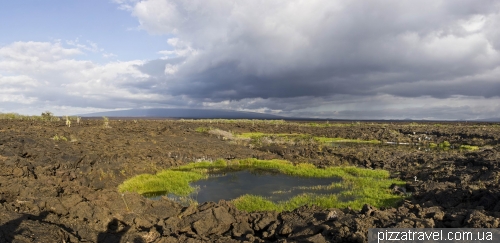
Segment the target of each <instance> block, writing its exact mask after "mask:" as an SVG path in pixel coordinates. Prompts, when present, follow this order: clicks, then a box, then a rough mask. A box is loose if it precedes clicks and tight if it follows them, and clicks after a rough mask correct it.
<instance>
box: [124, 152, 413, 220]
mask: <svg viewBox="0 0 500 243" xmlns="http://www.w3.org/2000/svg"><path fill="white" fill-rule="evenodd" d="M244 169H250V170H252V169H265V170H275V171H278V172H281V173H283V174H287V175H292V176H298V177H323V178H324V177H340V178H342V180H343V182H342V183H333V184H331V185H330V186H329V187H330V188H343V189H345V190H343V191H342V192H341V193H340V194H335V195H313V194H302V195H299V196H296V197H293V198H291V199H290V200H288V201H284V202H279V203H274V202H271V201H269V200H267V199H265V198H263V197H260V196H256V195H244V196H241V197H239V198H236V199H234V200H233V202H234V204H235V206H236V207H237V208H238V209H240V210H244V211H248V212H253V211H266V210H271V211H284V210H293V209H295V208H297V207H300V206H302V205H317V206H320V207H323V208H330V207H336V208H344V207H347V206H350V207H351V208H353V209H361V208H362V206H363V205H364V204H366V203H368V204H371V205H373V206H375V207H393V206H396V203H397V202H399V201H400V200H401V199H402V198H403V197H401V196H397V195H394V194H392V193H391V190H390V189H389V187H390V186H391V185H392V184H396V185H399V186H404V185H405V184H406V183H405V182H404V181H401V180H396V179H390V178H389V172H388V171H385V170H370V169H363V168H358V167H354V166H345V167H329V168H325V169H319V168H316V167H315V166H314V165H312V164H307V163H302V164H297V165H293V164H292V163H290V162H288V161H285V160H257V159H242V160H231V161H225V160H217V161H214V162H198V163H189V164H186V165H183V166H179V167H175V168H171V169H168V170H164V171H161V172H159V173H158V174H156V175H151V174H142V175H138V176H135V177H133V178H131V179H129V180H126V181H125V182H124V183H123V184H121V185H120V186H119V187H118V189H119V191H120V192H124V191H134V192H138V193H141V194H145V193H154V192H167V193H174V194H176V195H180V196H186V195H188V194H190V193H191V192H193V191H194V188H192V187H190V186H189V183H190V182H193V181H196V180H200V179H203V178H207V172H209V171H211V172H214V171H217V170H219V171H221V170H224V171H227V170H244ZM345 198H350V199H351V200H349V201H346V200H343V199H345Z"/></svg>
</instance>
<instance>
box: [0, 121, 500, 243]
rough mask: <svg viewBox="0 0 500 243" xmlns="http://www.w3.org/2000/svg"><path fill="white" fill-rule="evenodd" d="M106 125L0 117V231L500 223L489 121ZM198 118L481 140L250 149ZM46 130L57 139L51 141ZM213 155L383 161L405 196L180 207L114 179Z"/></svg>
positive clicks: (296, 129) (71, 237)
mask: <svg viewBox="0 0 500 243" xmlns="http://www.w3.org/2000/svg"><path fill="white" fill-rule="evenodd" d="M110 126H111V128H103V123H102V121H99V120H83V121H82V123H81V124H73V125H72V127H66V126H64V122H29V121H17V120H0V242H135V243H137V242H199V241H202V242H203V241H206V242H242V241H247V242H366V240H367V239H366V235H367V231H368V229H369V228H384V227H398V228H414V227H415V228H421V227H437V228H445V227H486V228H496V227H498V226H499V224H500V218H499V217H500V188H499V183H498V182H499V178H500V174H499V173H500V168H499V163H500V156H499V155H500V145H499V144H498V143H499V141H500V127H498V125H491V124H470V123H468V124H466V123H461V124H460V123H447V124H444V125H443V126H435V125H432V124H430V125H429V124H428V125H427V126H414V125H411V124H371V123H369V124H365V123H361V124H360V125H355V126H346V127H326V128H325V127H307V126H297V125H293V124H278V125H275V124H261V123H256V124H254V125H253V124H252V123H245V122H239V123H238V122H236V123H224V124H223V123H221V122H219V123H205V124H202V123H199V122H186V121H172V120H163V121H153V120H148V121H145V120H139V121H138V122H134V121H133V120H122V121H118V120H112V121H110ZM200 126H205V127H208V126H211V127H214V128H219V129H223V130H226V131H233V132H251V131H258V132H268V133H308V134H311V135H314V136H326V137H344V138H359V139H378V140H382V141H398V142H415V141H419V140H418V139H419V138H420V141H422V142H434V143H440V142H443V141H449V142H450V143H451V144H452V145H454V146H458V145H461V144H468V145H478V146H482V147H481V149H480V150H478V151H473V152H464V151H460V150H449V151H442V150H433V151H425V150H415V149H401V147H395V146H369V145H366V146H357V147H350V146H341V147H335V146H318V145H317V144H313V143H311V144H304V145H293V146H290V145H267V146H262V147H252V148H250V147H248V146H245V145H241V144H238V143H235V142H234V141H225V140H223V139H220V138H218V137H217V136H214V135H209V134H206V133H199V132H196V131H195V129H196V128H197V127H200ZM56 134H57V135H58V136H64V137H66V138H67V139H68V141H55V140H53V139H52V138H53V137H54V136H55V135H56ZM70 140H74V141H70ZM218 158H223V159H227V160H230V159H239V158H258V159H273V158H281V159H287V160H290V161H292V162H305V161H307V162H310V163H314V164H315V165H317V166H318V167H323V166H331V165H342V164H350V165H356V166H360V167H366V168H383V169H386V170H389V171H390V172H391V173H392V174H393V176H394V177H399V178H400V179H403V180H405V181H407V186H406V190H407V191H408V192H410V193H412V195H413V197H412V198H411V199H409V200H406V201H403V202H401V204H400V206H398V207H396V208H374V207H372V206H370V205H365V207H364V208H363V209H362V210H360V211H358V210H351V209H320V208H315V207H302V208H298V209H296V210H294V211H292V212H283V213H274V212H257V213H246V212H242V211H239V210H237V209H236V208H235V207H234V206H233V205H232V204H231V203H230V202H226V201H220V202H217V203H214V202H207V203H204V204H201V205H198V206H191V207H182V206H180V205H179V204H176V203H174V202H171V201H169V200H168V199H166V198H163V199H161V200H157V201H153V200H149V199H146V198H144V197H142V196H141V195H138V194H135V193H125V194H120V193H118V191H117V186H118V185H119V184H120V183H121V182H123V181H124V180H126V179H127V178H130V177H132V176H134V175H137V174H140V173H155V172H156V171H158V170H161V169H165V168H169V167H171V166H176V165H181V164H185V163H188V162H192V161H197V160H198V161H199V160H215V159H218ZM415 176H416V178H417V180H418V181H415ZM328 216H330V217H328Z"/></svg>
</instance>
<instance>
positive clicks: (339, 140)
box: [315, 137, 380, 143]
mask: <svg viewBox="0 0 500 243" xmlns="http://www.w3.org/2000/svg"><path fill="white" fill-rule="evenodd" d="M315 139H316V140H317V141H318V142H322V143H380V141H378V140H361V139H350V138H325V137H315Z"/></svg>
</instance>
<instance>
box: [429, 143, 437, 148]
mask: <svg viewBox="0 0 500 243" xmlns="http://www.w3.org/2000/svg"><path fill="white" fill-rule="evenodd" d="M429 147H431V148H435V147H437V144H435V143H429Z"/></svg>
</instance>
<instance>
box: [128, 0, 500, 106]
mask: <svg viewBox="0 0 500 243" xmlns="http://www.w3.org/2000/svg"><path fill="white" fill-rule="evenodd" d="M157 3H158V2H155V1H144V2H142V3H141V4H138V6H140V7H137V8H136V9H135V12H134V14H135V16H137V17H138V18H139V19H140V20H141V24H142V26H143V27H144V28H145V29H148V30H150V31H153V32H161V33H165V34H167V33H169V34H170V33H173V34H174V35H176V36H177V37H178V40H177V39H176V40H177V42H176V43H180V42H183V43H184V44H183V45H179V44H176V45H177V46H181V49H182V48H184V49H186V46H191V47H192V48H194V49H196V50H197V51H198V54H197V55H194V56H190V55H187V56H185V57H183V58H185V60H186V62H185V63H181V62H175V61H172V62H171V63H170V64H171V65H174V66H176V68H177V69H178V71H177V72H174V73H172V74H167V75H166V74H165V72H164V71H165V67H164V66H165V65H166V64H167V63H166V61H165V60H156V61H152V62H150V63H147V64H145V65H144V66H141V67H139V69H140V70H143V71H144V72H146V73H148V74H151V75H152V78H151V79H152V80H154V82H158V83H161V84H162V85H161V86H162V87H161V88H160V87H159V86H160V85H157V86H156V87H154V88H151V90H150V91H151V92H153V93H155V92H156V93H168V94H170V95H174V96H175V95H184V96H187V97H190V98H192V99H194V100H198V101H200V102H201V101H207V100H208V101H211V102H220V101H223V100H233V101H238V100H242V99H251V98H262V99H271V98H299V97H325V98H326V97H329V96H334V95H356V96H359V95H362V96H375V95H380V94H388V95H394V96H402V97H420V96H431V97H436V98H448V97H450V96H454V95H462V96H483V97H493V96H497V95H498V94H496V93H495V90H499V89H498V87H499V84H498V83H499V82H498V79H497V78H496V76H495V74H498V70H495V68H498V67H500V58H499V54H498V50H497V49H494V48H495V47H496V46H498V43H497V42H498V38H497V36H498V31H497V30H496V29H494V28H493V26H494V24H495V23H498V20H499V18H498V11H499V8H498V6H499V5H498V4H497V2H495V1H485V2H482V4H477V2H476V1H466V0H463V1H459V2H456V1H424V2H419V3H416V2H407V1H389V2H387V1H369V2H366V1H349V2H336V1H332V2H328V3H324V2H323V4H320V3H318V2H315V1H311V2H308V3H304V2H296V1H288V2H281V5H277V6H276V5H269V4H268V3H264V2H260V4H263V5H265V7H266V8H269V9H267V10H266V9H264V8H257V7H256V6H255V5H254V4H252V3H250V2H245V1H243V2H239V3H237V4H234V6H227V5H224V4H221V3H218V2H196V3H195V4H194V3H191V4H190V3H183V2H170V1H165V2H163V3H165V4H163V5H161V4H160V5H155V4H157ZM218 4H220V5H218ZM194 6H196V7H194ZM153 7H155V8H158V9H162V8H164V9H168V11H170V12H169V13H171V14H172V16H173V17H172V16H171V17H169V18H165V19H162V18H161V17H160V18H159V19H158V18H156V19H154V18H151V16H150V15H148V16H145V15H142V12H141V11H143V10H145V9H147V10H150V9H151V8H153ZM216 7H220V8H219V10H218V11H219V12H217V11H215V12H213V13H210V12H199V11H201V9H213V8H216ZM262 7H264V6H262ZM243 8H245V11H244V12H239V10H241V9H243ZM148 13H150V12H148ZM236 13H237V14H236ZM153 14H154V13H153ZM197 14H199V16H198V15H197ZM224 14H225V15H224ZM221 15H223V16H228V17H227V19H224V18H222V17H221ZM194 16H197V17H196V18H195V17H194ZM177 18H178V19H177ZM180 19H182V21H178V20H180ZM152 20H155V21H163V22H162V23H163V24H164V26H163V27H165V28H163V27H162V26H158V25H155V24H153V23H152V22H151V21H152ZM166 26H168V28H171V29H172V31H169V29H168V28H166ZM174 29H175V31H174ZM174 48H175V46H174ZM481 75H483V76H484V77H475V76H481ZM468 77H469V78H468ZM154 82H153V83H154ZM144 84H146V83H144ZM151 87H152V86H151ZM270 105H272V104H268V106H270ZM250 106H252V105H249V106H248V107H250ZM282 108H283V107H282Z"/></svg>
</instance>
